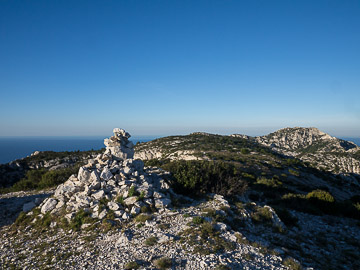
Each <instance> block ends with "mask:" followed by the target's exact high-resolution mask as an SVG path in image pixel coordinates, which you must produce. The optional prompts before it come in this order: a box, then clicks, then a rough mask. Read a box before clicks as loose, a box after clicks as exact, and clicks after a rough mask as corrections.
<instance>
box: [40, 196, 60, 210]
mask: <svg viewBox="0 0 360 270" xmlns="http://www.w3.org/2000/svg"><path fill="white" fill-rule="evenodd" d="M57 203H58V201H57V200H55V199H53V198H48V199H46V201H45V203H44V204H43V206H42V207H41V213H43V214H46V213H47V212H49V211H51V210H53V209H54V208H55V207H56V205H57Z"/></svg>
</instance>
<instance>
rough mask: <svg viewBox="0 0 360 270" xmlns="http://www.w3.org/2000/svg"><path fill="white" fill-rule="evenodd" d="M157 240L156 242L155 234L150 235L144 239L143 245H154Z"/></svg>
mask: <svg viewBox="0 0 360 270" xmlns="http://www.w3.org/2000/svg"><path fill="white" fill-rule="evenodd" d="M157 242H158V238H157V237H156V236H151V237H149V238H148V239H146V240H145V245H147V246H153V245H156V244H157Z"/></svg>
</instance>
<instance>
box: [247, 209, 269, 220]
mask: <svg viewBox="0 0 360 270" xmlns="http://www.w3.org/2000/svg"><path fill="white" fill-rule="evenodd" d="M251 219H252V220H253V221H254V222H256V223H265V222H269V221H271V219H272V214H271V212H270V210H269V208H266V207H257V208H256V210H255V212H253V213H251Z"/></svg>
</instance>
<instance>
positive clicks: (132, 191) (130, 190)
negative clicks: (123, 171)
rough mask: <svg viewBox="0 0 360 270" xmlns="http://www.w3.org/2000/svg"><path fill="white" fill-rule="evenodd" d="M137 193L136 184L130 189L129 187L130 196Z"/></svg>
mask: <svg viewBox="0 0 360 270" xmlns="http://www.w3.org/2000/svg"><path fill="white" fill-rule="evenodd" d="M135 195H136V189H135V186H131V187H130V189H129V193H128V196H129V197H132V196H135Z"/></svg>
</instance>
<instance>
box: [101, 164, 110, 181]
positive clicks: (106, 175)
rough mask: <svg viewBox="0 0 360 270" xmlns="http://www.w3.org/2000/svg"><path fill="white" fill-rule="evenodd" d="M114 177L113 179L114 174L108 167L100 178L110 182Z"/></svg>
mask: <svg viewBox="0 0 360 270" xmlns="http://www.w3.org/2000/svg"><path fill="white" fill-rule="evenodd" d="M112 177H113V174H112V173H111V171H110V170H109V168H107V167H105V168H104V169H103V171H102V172H101V174H100V178H101V179H102V180H104V181H109V180H110V179H111V178H112Z"/></svg>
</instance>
